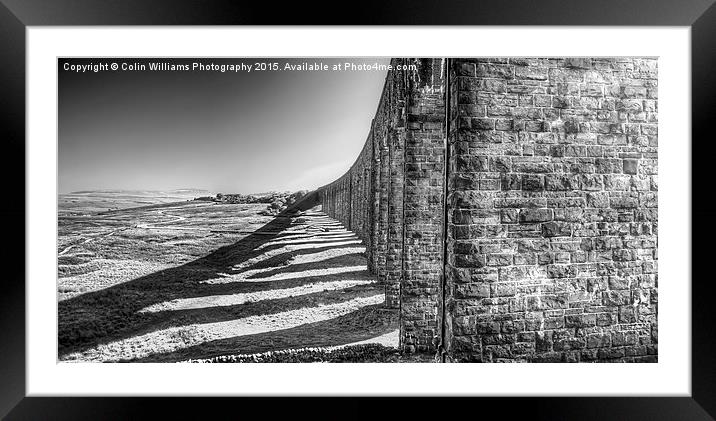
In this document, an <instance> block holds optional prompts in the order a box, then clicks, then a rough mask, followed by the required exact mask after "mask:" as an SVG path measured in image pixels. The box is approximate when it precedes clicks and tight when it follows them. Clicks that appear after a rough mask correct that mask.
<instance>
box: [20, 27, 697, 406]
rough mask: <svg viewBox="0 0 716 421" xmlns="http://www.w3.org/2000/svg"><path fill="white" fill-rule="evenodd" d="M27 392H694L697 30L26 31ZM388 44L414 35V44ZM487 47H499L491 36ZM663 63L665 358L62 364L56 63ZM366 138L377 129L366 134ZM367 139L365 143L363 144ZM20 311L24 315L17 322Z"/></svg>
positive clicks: (662, 355) (661, 285)
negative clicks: (75, 59) (693, 34)
mask: <svg viewBox="0 0 716 421" xmlns="http://www.w3.org/2000/svg"><path fill="white" fill-rule="evenodd" d="M27 31H28V32H27V43H28V44H27V84H28V85H27V88H28V90H27V95H28V97H27V118H28V120H27V145H26V147H27V159H28V162H27V196H26V197H27V199H26V200H27V209H28V220H27V228H26V229H27V240H28V241H27V247H28V248H27V261H26V265H27V279H26V291H27V315H26V317H27V336H26V340H27V344H26V345H27V367H26V370H27V391H26V392H27V394H28V396H44V395H55V396H57V395H63V396H71V395H107V396H119V395H267V394H268V395H271V394H274V395H312V394H318V395H416V394H417V395H421V394H422V395H427V394H430V395H538V396H542V395H601V396H604V395H671V396H690V394H691V393H690V389H691V386H690V381H691V376H690V367H691V347H690V343H691V338H690V331H691V322H690V308H691V305H690V296H691V286H690V281H691V273H690V261H691V259H690V257H691V254H690V219H691V209H690V204H691V200H690V199H691V198H690V190H691V189H690V173H691V169H690V145H691V139H690V133H691V123H690V116H691V106H690V104H691V101H690V100H691V98H690V92H691V89H690V88H691V86H690V74H691V72H690V61H691V60H690V30H689V28H688V27H660V28H650V27H640V28H628V27H619V28H612V27H603V28H600V27H559V28H556V27H540V28H535V27H461V28H446V27H436V28H424V27H411V28H391V27H387V28H385V27H381V28H357V27H346V28H337V27H330V28H320V29H319V28H311V27H307V28H296V27H288V28H287V27H282V28H272V27H261V28H257V27H241V28H235V27H234V28H227V27H221V28H218V27H191V28H188V27H156V28H154V27H141V28H139V27H111V28H110V27H71V28H65V27H28V28H27ZM387 39H401V40H409V42H405V43H402V44H401V43H394V42H385V40H387ZM483 40H490V42H484V41H483ZM67 56H81V57H97V56H99V57H111V56H115V57H141V56H143V57H222V56H223V57H271V56H274V57H299V56H303V57H321V56H323V57H326V56H336V57H347V56H353V57H356V56H364V57H371V56H399V57H400V56H402V57H405V56H408V57H480V56H557V57H559V56H658V57H659V113H660V115H659V140H660V142H659V173H660V179H659V189H660V192H659V221H660V222H661V224H660V227H659V231H660V232H659V236H660V239H659V240H660V241H659V255H660V258H659V272H660V273H659V280H660V283H659V335H660V336H659V339H660V340H659V362H658V363H655V364H93V363H72V364H70V363H57V362H56V353H57V348H56V338H57V325H56V314H57V302H56V291H55V287H54V285H55V284H54V280H55V279H56V274H57V273H56V268H57V266H56V258H57V251H56V248H55V244H56V242H55V241H53V238H54V239H56V235H57V231H56V220H57V209H56V207H54V206H51V205H50V204H51V203H55V200H52V198H53V197H57V190H56V186H57V180H56V174H57V142H56V139H57V137H56V136H57V133H56V127H57V124H56V123H57V109H56V107H57V102H56V98H55V95H56V94H55V93H56V92H57V89H56V88H57V86H56V84H57V74H56V73H57V57H67ZM366 130H367V128H366ZM356 141H362V139H358V140H356ZM18 316H19V315H18Z"/></svg>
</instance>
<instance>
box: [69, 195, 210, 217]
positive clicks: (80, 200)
mask: <svg viewBox="0 0 716 421" xmlns="http://www.w3.org/2000/svg"><path fill="white" fill-rule="evenodd" d="M213 194H214V193H213V192H210V191H208V190H202V189H175V190H161V191H157V190H83V191H76V192H72V193H65V194H60V195H58V198H57V205H58V210H60V211H63V210H64V211H80V212H102V211H107V210H111V209H127V208H133V207H137V206H146V205H154V204H160V203H170V202H184V201H187V200H193V199H194V198H196V197H200V196H209V195H213Z"/></svg>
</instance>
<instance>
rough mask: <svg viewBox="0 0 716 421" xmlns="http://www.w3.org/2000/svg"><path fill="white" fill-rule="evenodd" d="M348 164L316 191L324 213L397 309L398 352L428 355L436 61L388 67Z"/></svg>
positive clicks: (436, 286) (439, 92) (436, 217)
mask: <svg viewBox="0 0 716 421" xmlns="http://www.w3.org/2000/svg"><path fill="white" fill-rule="evenodd" d="M391 64H392V65H393V66H395V68H396V69H397V67H398V66H404V69H403V70H393V71H390V72H389V73H388V76H387V78H386V82H385V86H384V88H383V93H382V96H381V98H380V102H379V105H378V109H377V111H376V115H375V118H374V119H373V123H372V126H371V127H370V132H369V134H368V138H367V140H366V142H365V145H364V147H363V150H362V152H361V154H360V155H359V157H358V159H357V160H356V162H355V163H354V164H353V166H352V167H351V168H350V170H348V172H347V173H346V174H345V175H343V176H342V177H341V178H340V179H338V180H336V181H335V182H334V183H332V184H330V185H328V186H325V187H322V188H321V189H319V191H320V192H321V193H322V204H323V209H324V211H325V212H326V213H327V214H329V215H331V216H333V217H335V218H336V219H338V220H340V221H341V222H342V223H343V224H344V225H345V226H346V227H349V229H352V230H354V231H355V232H356V233H357V234H358V235H359V236H360V238H361V239H363V241H364V242H365V244H366V248H367V251H366V254H367V257H368V265H369V269H370V270H371V271H372V272H373V273H375V274H376V277H377V278H378V281H379V282H381V283H383V284H384V285H385V290H386V305H387V306H388V307H392V308H400V313H401V319H400V329H401V332H400V341H401V347H403V348H404V349H405V350H407V351H410V352H414V351H420V352H433V351H435V349H436V344H437V343H438V342H439V338H440V334H441V326H442V319H441V315H442V312H441V311H440V308H439V307H440V305H441V291H442V290H441V287H440V285H441V284H442V275H443V270H444V265H443V252H444V249H443V247H444V240H443V227H444V212H443V209H444V207H443V203H444V185H445V173H444V171H445V131H444V127H445V101H444V98H445V95H444V70H445V69H444V61H443V60H442V59H393V60H392V62H391Z"/></svg>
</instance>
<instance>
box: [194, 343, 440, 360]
mask: <svg viewBox="0 0 716 421" xmlns="http://www.w3.org/2000/svg"><path fill="white" fill-rule="evenodd" d="M431 359H432V357H430V356H423V355H411V354H401V353H400V352H399V351H398V350H397V349H396V348H391V347H387V346H384V345H380V344H360V345H348V346H345V347H340V348H321V347H318V348H299V349H287V350H282V351H269V352H262V353H259V354H238V355H222V356H218V357H213V358H204V359H193V360H189V361H185V362H189V363H386V362H388V363H390V362H393V363H396V362H418V361H421V362H429V361H430V360H431Z"/></svg>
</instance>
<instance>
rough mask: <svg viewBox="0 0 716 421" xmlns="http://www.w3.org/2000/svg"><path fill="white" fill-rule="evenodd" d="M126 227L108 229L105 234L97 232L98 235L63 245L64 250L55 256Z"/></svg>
mask: <svg viewBox="0 0 716 421" xmlns="http://www.w3.org/2000/svg"><path fill="white" fill-rule="evenodd" d="M126 229H128V228H117V229H115V230H112V231H110V232H108V233H106V234H99V235H95V236H93V237H90V238H86V239H85V240H84V241H81V242H79V243H77V244H72V245H69V246H67V247H65V248H64V250H62V251H61V252H59V253H57V256H64V255H65V254H67V252H69V251H70V250H72V249H73V248H75V247H78V246H81V245H85V244H87V243H90V242H92V241H95V240H97V239H100V238H107V237H109V236H111V235H112V234H115V233H117V232H120V231H124V230H126Z"/></svg>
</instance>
